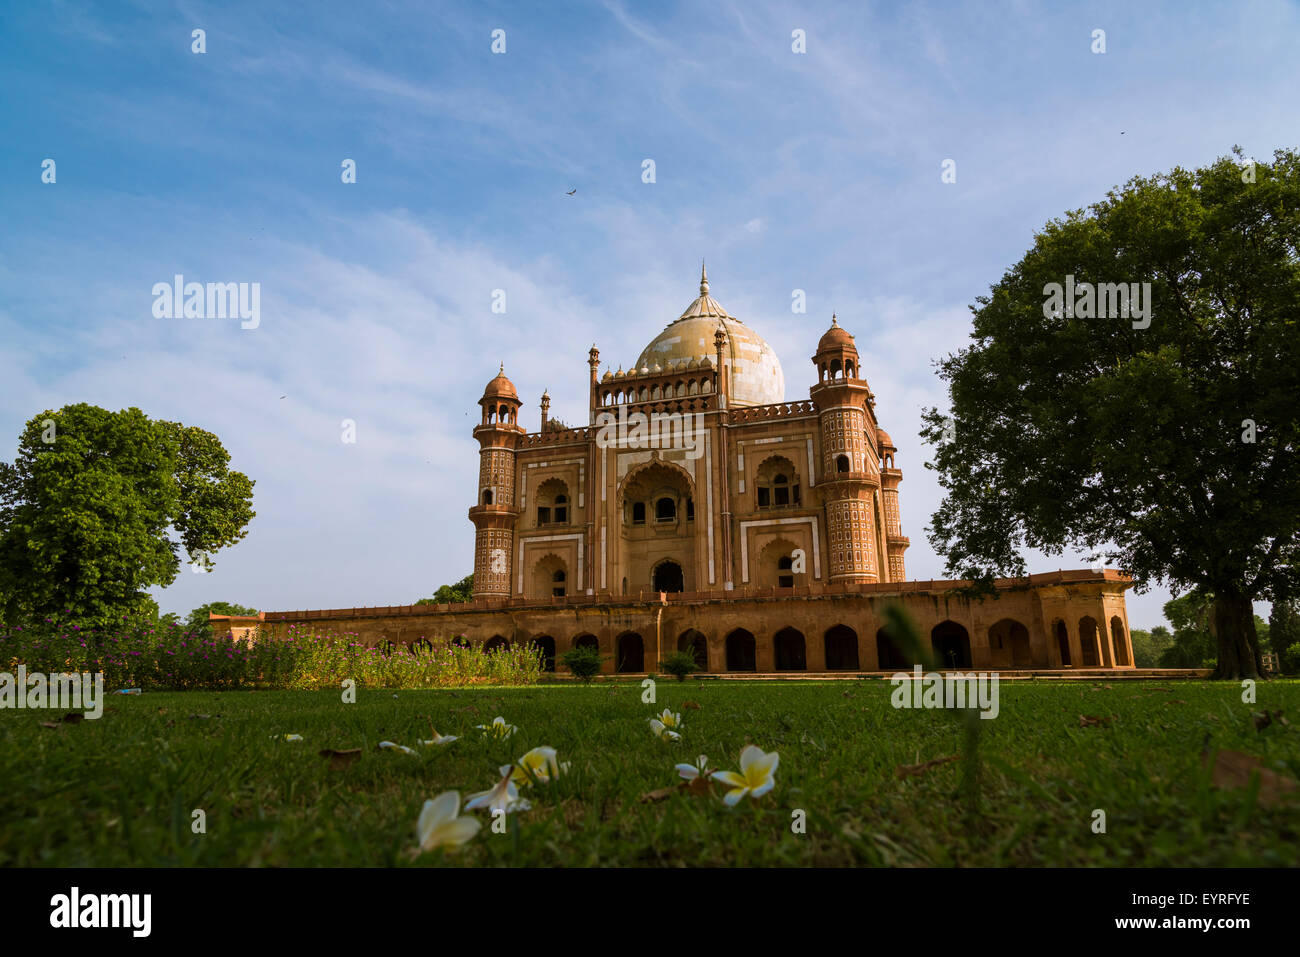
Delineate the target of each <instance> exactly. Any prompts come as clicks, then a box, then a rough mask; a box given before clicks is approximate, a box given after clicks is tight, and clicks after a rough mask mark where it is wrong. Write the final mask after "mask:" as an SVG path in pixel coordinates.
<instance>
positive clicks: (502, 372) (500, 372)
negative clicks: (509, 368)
mask: <svg viewBox="0 0 1300 957" xmlns="http://www.w3.org/2000/svg"><path fill="white" fill-rule="evenodd" d="M505 374H506V364H505V363H504V362H503V363H501V368H500V369H497V375H505Z"/></svg>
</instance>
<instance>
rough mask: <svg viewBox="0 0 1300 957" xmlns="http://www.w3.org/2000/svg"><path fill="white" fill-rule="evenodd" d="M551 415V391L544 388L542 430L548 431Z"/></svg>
mask: <svg viewBox="0 0 1300 957" xmlns="http://www.w3.org/2000/svg"><path fill="white" fill-rule="evenodd" d="M503 368H504V367H503ZM550 417H551V393H550V390H549V389H543V390H542V431H543V432H545V431H546V420H547V419H549V418H550Z"/></svg>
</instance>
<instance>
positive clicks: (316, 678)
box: [0, 619, 542, 690]
mask: <svg viewBox="0 0 1300 957" xmlns="http://www.w3.org/2000/svg"><path fill="white" fill-rule="evenodd" d="M19 664H24V665H26V666H27V670H28V671H29V672H43V673H47V674H48V673H57V672H63V671H89V672H97V671H102V672H103V673H104V684H105V686H106V687H108V688H123V687H130V688H145V689H152V690H164V689H171V690H191V689H208V690H226V689H236V688H267V689H292V690H302V689H318V688H337V687H339V685H340V684H341V683H342V682H343V680H344V679H347V678H350V679H352V680H353V681H355V682H356V683H357V686H358V687H363V688H364V687H370V688H436V687H450V686H462V685H472V684H498V685H523V684H532V683H534V682H536V681H537V679H538V676H539V675H540V673H541V670H542V659H541V653H540V652H539V651H538V650H537V649H536V648H534V647H533V646H531V645H527V646H516V647H510V648H505V649H501V650H497V651H492V652H484V651H480V650H478V649H473V648H462V647H457V646H454V645H450V646H446V647H433V648H418V649H415V650H411V649H407V648H406V647H403V646H399V647H397V648H394V649H392V650H391V651H390V650H387V649H382V648H368V647H366V646H365V645H364V644H362V643H361V642H360V641H357V640H356V638H355V636H348V635H344V636H338V635H322V634H315V633H313V632H311V631H308V630H302V629H297V628H293V627H291V628H290V629H289V632H288V634H287V635H286V636H285V637H283V638H275V637H269V636H266V637H255V638H254V639H252V640H248V641H244V640H238V641H237V640H234V639H232V638H231V637H230V635H229V634H226V635H213V634H211V632H209V631H207V630H206V629H198V630H194V631H190V630H188V629H186V628H185V627H184V626H181V625H176V624H169V623H157V624H155V625H152V626H148V625H142V626H132V625H129V624H124V625H123V626H122V627H121V628H119V629H114V630H112V631H111V632H106V631H95V630H89V629H82V628H80V627H79V626H77V625H75V624H62V623H59V622H57V621H55V620H54V619H46V620H45V621H44V622H41V623H39V624H37V625H28V626H25V627H24V626H12V627H9V628H5V627H2V626H0V670H5V671H9V672H11V673H12V672H13V671H14V670H15V669H16V668H17V666H18V665H19Z"/></svg>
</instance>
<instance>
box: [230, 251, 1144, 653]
mask: <svg viewBox="0 0 1300 957" xmlns="http://www.w3.org/2000/svg"><path fill="white" fill-rule="evenodd" d="M812 362H813V364H814V365H815V367H816V370H817V381H816V384H815V385H813V386H812V388H811V389H810V390H809V393H808V397H807V398H806V399H799V400H796V401H787V400H786V397H785V377H784V374H783V372H782V368H781V363H780V361H779V360H778V358H777V356H776V355H775V353H774V352H773V351H772V349H771V348H770V347H769V346H768V344H767V343H766V342H765V341H764V340H763V338H762V337H761V336H760V335H759V334H758V333H757V332H755V331H754V330H753V329H751V328H750V327H749V326H747V325H746V324H745V323H743V322H742V321H741V320H739V319H737V318H736V317H734V316H732V315H730V314H729V313H728V312H727V310H726V309H724V308H723V306H722V305H721V304H720V303H719V302H718V301H717V300H716V299H714V298H713V297H712V296H711V295H710V293H709V281H708V277H707V274H704V273H703V271H702V275H701V278H700V291H699V296H698V298H696V299H695V300H694V301H693V302H692V303H691V304H690V305H688V306H687V307H686V309H685V310H684V311H683V312H682V314H681V315H680V316H679V317H677V318H676V319H674V320H673V321H671V322H670V323H669V324H668V325H667V327H666V328H664V330H663V331H662V332H661V333H659V335H658V336H656V337H655V338H654V339H653V340H652V341H651V342H650V344H649V345H647V346H646V347H645V349H644V350H643V351H642V353H641V355H640V356H639V357H638V358H637V360H636V362H635V363H633V364H632V365H631V367H629V368H628V369H626V370H624V369H623V368H622V367H621V366H620V367H619V368H618V370H617V371H613V372H611V371H608V370H607V371H605V372H604V373H603V374H601V373H600V354H599V352H598V351H597V349H596V348H595V347H594V346H593V347H592V348H591V350H590V352H589V353H588V357H587V365H588V376H587V382H586V388H587V391H588V409H589V416H588V421H587V423H586V424H585V425H582V426H578V427H571V426H569V425H566V424H563V423H561V422H558V421H556V420H554V419H552V418H550V417H549V411H550V397H549V395H547V394H543V395H542V397H541V409H540V412H541V419H540V427H539V429H538V430H537V431H535V432H530V431H528V429H527V428H525V426H524V425H523V424H522V423H521V410H522V402H521V401H520V398H519V395H518V394H517V392H516V390H515V387H514V385H513V384H512V383H511V381H510V379H509V378H507V377H506V375H505V373H504V370H502V371H500V372H499V373H498V374H497V376H496V377H495V378H493V379H492V380H491V381H490V382H488V384H487V387H486V388H485V389H484V391H483V396H482V398H481V399H479V402H478V404H479V407H480V418H479V424H478V425H477V426H475V428H474V436H475V438H476V439H477V440H478V443H479V447H480V451H479V473H478V484H477V488H475V489H472V490H467V495H466V498H470V497H471V496H472V497H473V501H474V504H473V506H472V507H471V508H470V509H469V519H470V521H472V522H473V524H474V528H475V547H474V601H473V602H471V603H468V604H453V605H434V606H429V605H424V606H403V607H390V608H354V609H333V610H328V611H309V612H269V613H265V614H263V615H262V616H259V617H260V620H261V623H262V627H263V628H264V629H267V630H270V631H271V632H272V633H277V632H283V631H284V630H285V629H287V628H288V626H290V625H298V626H299V627H304V626H307V627H312V628H315V629H318V630H337V631H339V632H351V633H355V634H359V635H361V636H362V638H363V640H366V641H368V642H370V643H372V644H381V643H383V644H386V643H390V642H391V643H394V644H396V643H406V644H412V645H414V644H421V643H442V642H447V641H460V642H464V641H468V642H470V643H471V644H482V645H485V646H486V647H488V648H493V647H499V646H502V645H505V644H514V643H521V642H533V643H535V644H536V645H538V646H539V647H540V648H541V649H542V650H543V652H544V653H545V655H546V656H547V661H548V666H551V667H553V666H554V665H553V662H554V658H555V656H556V654H557V653H563V652H564V651H566V650H568V649H569V648H572V647H575V646H580V645H591V646H593V647H597V648H599V649H600V650H601V651H602V652H603V653H604V654H605V655H606V656H607V659H606V665H605V667H606V670H607V671H619V672H628V673H638V672H644V671H656V670H658V658H659V657H660V656H662V655H666V654H668V653H670V652H672V651H676V650H683V651H689V652H691V653H692V654H694V655H695V657H696V661H697V663H698V664H699V665H700V666H701V668H702V669H703V670H704V671H706V672H711V673H725V672H754V671H758V672H774V671H775V672H799V671H811V672H820V671H875V670H889V671H894V670H897V669H899V668H901V667H910V666H911V664H912V662H911V661H910V660H909V659H907V657H906V656H905V655H904V654H903V653H902V652H901V651H900V650H899V649H898V648H897V647H895V646H894V644H893V643H892V642H891V641H890V640H889V639H888V637H887V636H886V635H885V634H884V633H883V630H882V626H883V624H884V620H883V617H882V611H883V609H884V608H885V606H886V605H887V604H889V603H900V604H902V605H903V606H904V608H905V609H906V610H907V612H908V613H909V614H910V615H911V616H912V618H913V620H915V621H916V623H917V624H918V625H919V627H920V628H921V631H922V634H923V635H926V636H928V637H929V639H930V641H931V644H932V647H933V649H934V651H935V657H936V660H938V661H940V662H942V663H943V664H944V665H945V666H949V667H959V668H972V667H973V668H979V669H1060V668H1069V669H1078V668H1116V667H1118V668H1127V667H1132V662H1133V653H1132V647H1131V642H1130V638H1129V629H1128V620H1127V614H1126V612H1125V605H1124V591H1125V589H1126V588H1127V587H1128V586H1129V584H1130V582H1129V580H1128V579H1127V578H1126V577H1125V576H1122V575H1120V574H1118V573H1117V572H1115V571H1112V570H1109V569H1107V570H1105V571H1102V570H1086V569H1085V570H1076V571H1059V572H1052V573H1048V574H1042V575H1031V576H1030V577H1029V578H1027V579H1015V580H1000V581H999V582H998V583H997V597H996V598H993V597H987V598H984V599H974V598H970V597H968V596H967V595H966V594H965V593H964V592H963V591H962V590H961V589H962V586H964V585H966V584H968V583H964V582H955V581H911V580H908V578H907V565H906V552H907V547H908V539H907V537H906V536H905V535H904V534H903V528H902V522H901V511H900V507H899V486H900V484H901V483H902V480H903V472H902V470H901V469H899V467H898V464H897V463H896V462H895V454H896V449H895V448H894V444H893V442H892V440H891V439H890V437H889V433H887V432H886V431H885V430H884V429H883V428H882V427H881V424H880V423H879V422H878V421H877V419H876V400H875V396H874V395H873V394H872V391H871V388H870V386H869V385H868V383H867V379H866V378H865V376H864V374H863V370H862V368H861V366H860V364H859V363H860V357H859V354H858V350H857V347H856V345H855V344H854V339H853V336H852V335H851V334H850V333H849V332H848V330H846V329H845V328H843V327H842V326H840V325H839V322H838V320H837V319H836V318H832V320H831V324H830V328H829V329H827V330H826V332H825V334H823V335H822V337H821V339H820V340H819V341H818V342H817V343H816V349H815V351H814V352H813V355H812ZM230 624H231V625H233V626H247V625H249V624H252V622H247V621H244V620H232V621H231V622H230Z"/></svg>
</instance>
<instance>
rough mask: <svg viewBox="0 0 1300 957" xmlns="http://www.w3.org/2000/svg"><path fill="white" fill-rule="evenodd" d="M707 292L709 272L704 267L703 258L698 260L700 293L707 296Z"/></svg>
mask: <svg viewBox="0 0 1300 957" xmlns="http://www.w3.org/2000/svg"><path fill="white" fill-rule="evenodd" d="M708 294H709V274H708V272H707V271H706V270H705V268H704V260H703V259H701V260H700V295H701V296H707V295H708Z"/></svg>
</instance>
